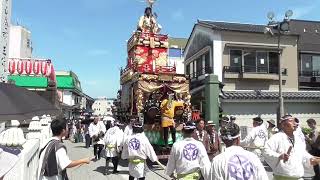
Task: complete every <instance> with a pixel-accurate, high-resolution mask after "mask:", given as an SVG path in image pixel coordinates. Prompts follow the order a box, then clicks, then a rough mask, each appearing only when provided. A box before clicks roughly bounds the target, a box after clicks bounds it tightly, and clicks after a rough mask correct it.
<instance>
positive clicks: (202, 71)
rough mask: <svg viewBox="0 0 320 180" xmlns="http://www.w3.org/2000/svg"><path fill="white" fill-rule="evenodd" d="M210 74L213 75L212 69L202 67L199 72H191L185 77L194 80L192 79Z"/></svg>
mask: <svg viewBox="0 0 320 180" xmlns="http://www.w3.org/2000/svg"><path fill="white" fill-rule="evenodd" d="M211 73H213V70H212V67H204V68H202V69H200V70H199V71H196V72H193V73H191V74H189V75H187V76H188V78H189V79H194V78H198V77H200V76H202V75H205V74H211Z"/></svg>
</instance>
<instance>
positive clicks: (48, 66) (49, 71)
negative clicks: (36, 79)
mask: <svg viewBox="0 0 320 180" xmlns="http://www.w3.org/2000/svg"><path fill="white" fill-rule="evenodd" d="M51 73H52V64H51V63H47V73H46V74H45V76H50V74H51Z"/></svg>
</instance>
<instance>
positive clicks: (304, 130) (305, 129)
mask: <svg viewBox="0 0 320 180" xmlns="http://www.w3.org/2000/svg"><path fill="white" fill-rule="evenodd" d="M311 131H312V130H311V129H310V128H306V127H303V128H302V132H303V134H310V133H311Z"/></svg>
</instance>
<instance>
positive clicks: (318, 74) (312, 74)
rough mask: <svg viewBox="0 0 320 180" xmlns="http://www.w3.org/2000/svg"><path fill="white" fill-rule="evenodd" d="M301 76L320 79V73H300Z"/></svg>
mask: <svg viewBox="0 0 320 180" xmlns="http://www.w3.org/2000/svg"><path fill="white" fill-rule="evenodd" d="M299 76H306V77H320V71H300V72H299Z"/></svg>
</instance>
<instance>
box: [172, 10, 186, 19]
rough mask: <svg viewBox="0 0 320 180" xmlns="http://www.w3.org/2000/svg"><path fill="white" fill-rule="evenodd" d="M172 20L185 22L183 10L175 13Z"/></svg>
mask: <svg viewBox="0 0 320 180" xmlns="http://www.w3.org/2000/svg"><path fill="white" fill-rule="evenodd" d="M171 18H172V19H173V20H175V21H179V20H183V19H184V14H183V11H182V10H181V9H178V10H176V11H174V12H173V13H172V15H171Z"/></svg>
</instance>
